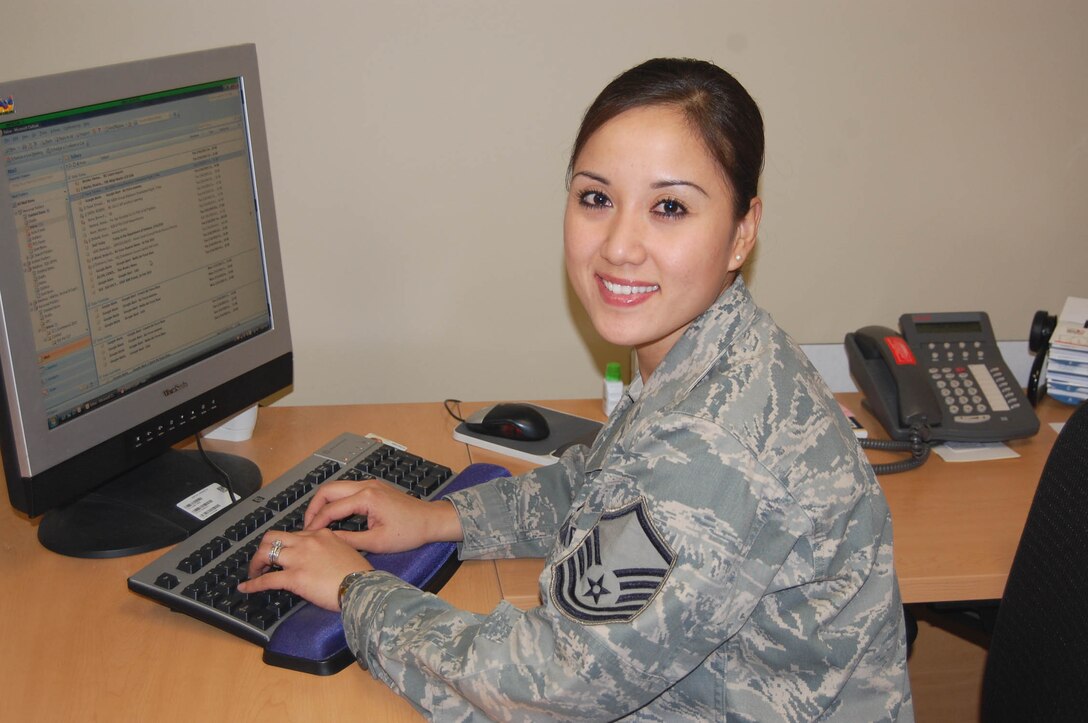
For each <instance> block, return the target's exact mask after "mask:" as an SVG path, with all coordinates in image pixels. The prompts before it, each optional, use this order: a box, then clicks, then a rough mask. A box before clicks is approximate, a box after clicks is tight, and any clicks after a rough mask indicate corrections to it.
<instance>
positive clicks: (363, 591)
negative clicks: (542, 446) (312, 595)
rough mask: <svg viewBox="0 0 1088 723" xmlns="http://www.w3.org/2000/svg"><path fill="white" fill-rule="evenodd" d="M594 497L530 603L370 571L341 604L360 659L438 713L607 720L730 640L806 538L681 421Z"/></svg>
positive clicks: (731, 451)
mask: <svg viewBox="0 0 1088 723" xmlns="http://www.w3.org/2000/svg"><path fill="white" fill-rule="evenodd" d="M593 488H594V490H601V491H603V494H604V496H603V497H602V498H601V499H603V500H604V502H605V503H606V504H605V507H604V508H602V510H600V511H595V510H591V509H590V508H591V507H592V506H593V502H592V500H593V499H596V498H595V497H594V496H593V495H590V496H589V498H587V499H583V500H582V504H583V505H584V507H585V508H584V509H580V508H579V504H578V500H577V499H576V500H575V507H574V508H573V509H572V510H571V516H570V518H569V519H570V520H571V524H570V525H568V526H566V527H564V529H562V530H560V531H559V535H560V540H559V542H558V545H557V549H555V550H553V555H552V556H551V557H550V558H549V561H548V564H547V565H546V567H545V570H544V572H543V574H542V578H541V589H542V591H544V595H545V601H544V604H543V605H542V606H541V607H538V608H535V609H533V610H529V611H520V610H518V609H516V608H514V607H513V606H510V605H508V604H506V603H503V604H500V605H499V607H497V608H496V609H495V610H494V611H492V612H491V613H490V614H488V615H476V614H472V613H467V612H464V611H460V610H457V609H455V608H453V607H451V606H449V605H448V604H446V603H445V602H443V601H442V600H440V599H438V598H436V597H434V596H432V595H427V594H424V593H421V592H420V591H419V590H417V589H415V588H412V587H410V586H408V585H406V584H404V583H401V582H399V581H398V580H396V579H395V578H392V577H391V576H388V575H381V576H378V575H368V576H366V577H365V578H364V579H363V580H361V581H359V582H358V583H356V585H354V586H353V587H352V589H351V590H350V591H349V592H348V595H347V596H346V597H345V603H344V611H343V616H344V626H345V633H346V634H347V637H348V641H349V644H350V645H351V646H352V649H353V650H354V651H355V653H356V655H357V657H358V658H359V659H360V660H361V661H363V662H365V664H366V665H367V666H368V667H369V668H370V670H371V671H372V672H373V674H374V675H375V676H377V677H379V678H381V679H382V680H384V681H385V682H386V683H387V684H389V685H390V686H391V687H392V688H394V690H397V691H398V692H400V693H401V694H402V695H404V696H405V697H406V698H408V699H409V700H410V701H412V702H413V703H414V704H415V705H417V706H418V707H420V708H421V709H422V710H424V711H426V712H428V713H429V714H430V715H432V716H434V717H435V718H438V719H443V720H445V719H472V718H473V717H475V716H480V717H481V719H482V717H483V716H487V717H491V718H495V719H501V720H526V719H534V718H540V717H548V718H557V719H564V718H566V719H577V720H607V719H614V718H616V717H618V716H621V715H623V714H626V713H628V712H630V711H633V710H636V709H638V708H640V707H642V706H644V705H646V704H647V703H648V702H649V701H651V700H652V699H654V698H655V697H657V696H658V695H660V694H661V693H662V692H663V691H664V690H666V689H667V688H669V687H670V686H671V685H673V684H674V683H675V682H676V681H678V680H680V679H681V678H683V677H684V676H686V675H687V674H688V673H690V672H691V671H692V670H694V669H696V668H697V667H698V666H699V665H700V664H701V663H702V661H704V660H705V659H706V657H707V656H708V655H709V654H710V653H711V652H712V651H714V650H715V649H716V648H718V647H720V646H721V645H722V643H723V642H724V641H725V640H726V639H727V638H728V637H729V636H731V635H732V634H734V633H735V632H736V630H737V629H738V628H739V627H740V626H741V625H742V624H743V623H744V621H745V619H746V618H747V616H748V615H749V614H750V612H751V610H752V608H753V606H755V605H756V604H757V602H758V601H759V599H760V597H761V596H762V595H763V594H764V592H765V591H766V590H767V588H768V586H769V585H770V583H771V580H772V579H773V578H774V577H775V575H776V574H777V572H778V570H779V569H780V568H781V566H782V562H783V560H784V559H785V558H786V556H787V555H789V554H790V551H791V549H792V548H793V547H794V545H795V543H796V541H797V539H798V537H799V535H800V534H801V533H802V532H804V531H805V530H806V529H807V528H806V524H807V523H806V520H805V519H804V518H803V516H800V515H798V514H797V513H796V511H795V510H796V508H795V507H793V506H792V505H791V503H790V501H789V499H788V497H787V496H786V495H784V494H783V493H782V491H781V488H780V487H779V486H778V485H777V484H776V482H775V481H774V480H773V479H772V478H771V477H770V476H769V474H768V473H767V472H766V471H765V470H763V469H762V468H760V467H759V465H758V464H757V463H756V462H755V461H754V459H753V456H752V455H751V454H750V453H749V452H747V451H746V450H744V449H742V448H741V447H740V445H739V444H738V443H736V441H735V440H733V439H732V438H731V437H728V436H727V435H724V434H723V433H722V432H721V430H720V429H719V428H717V427H716V426H714V425H711V424H707V423H699V422H694V423H693V421H692V420H690V419H687V420H682V422H680V423H677V424H676V425H675V426H670V425H668V424H666V425H664V426H662V427H660V428H659V429H657V430H656V432H655V434H654V435H647V436H646V437H645V438H644V439H643V441H642V442H641V443H638V444H636V445H635V446H634V448H632V449H630V450H626V451H625V452H624V453H623V454H622V455H620V457H619V458H618V459H616V460H615V461H614V464H611V465H610V466H608V467H606V469H605V470H603V471H602V472H601V473H600V474H599V475H598V476H597V478H596V479H595V480H594V482H593ZM587 502H588V504H587ZM511 516H512V517H513V518H515V522H516V521H517V520H516V517H517V516H516V515H511ZM526 527H532V525H525V524H520V525H519V529H522V530H524V529H525V528H526Z"/></svg>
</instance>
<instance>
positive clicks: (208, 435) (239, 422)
mask: <svg viewBox="0 0 1088 723" xmlns="http://www.w3.org/2000/svg"><path fill="white" fill-rule="evenodd" d="M256 426H257V405H256V404H254V405H253V406H252V407H250V408H248V409H244V410H242V411H241V412H238V414H235V415H234V416H233V417H231V418H230V419H228V420H227V421H225V422H223V423H222V424H220V425H219V426H218V427H216V428H215V429H212V430H210V431H208V432H205V433H204V434H202V435H201V436H202V437H204V439H221V440H223V441H225V442H244V441H246V440H247V439H249V438H250V437H252V436H253V428H254V427H256Z"/></svg>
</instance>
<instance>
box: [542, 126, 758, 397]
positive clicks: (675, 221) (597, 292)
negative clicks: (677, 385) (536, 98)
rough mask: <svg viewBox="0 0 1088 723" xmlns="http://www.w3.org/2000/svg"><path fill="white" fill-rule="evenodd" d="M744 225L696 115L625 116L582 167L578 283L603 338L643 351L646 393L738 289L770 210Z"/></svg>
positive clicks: (568, 242) (574, 200)
mask: <svg viewBox="0 0 1088 723" xmlns="http://www.w3.org/2000/svg"><path fill="white" fill-rule="evenodd" d="M747 203H748V208H747V211H746V212H745V214H744V215H743V216H741V217H740V218H739V219H736V220H735V219H734V218H733V205H734V203H733V189H732V188H731V187H730V184H729V181H728V178H727V177H726V175H725V174H724V173H722V170H721V168H720V167H719V166H718V165H717V163H716V161H715V158H714V157H713V156H712V155H711V154H710V153H708V151H707V148H706V145H705V144H704V142H703V140H702V139H701V138H700V137H699V136H698V135H697V134H696V133H695V132H694V130H693V128H692V125H691V123H690V122H689V121H688V119H687V117H686V116H685V114H684V112H683V111H682V110H680V109H679V108H676V107H674V106H671V105H652V106H646V107H641V108H635V109H632V110H628V111H625V112H624V113H622V114H620V115H619V116H617V117H615V118H613V119H611V120H609V121H608V122H606V123H604V124H603V125H601V126H600V127H599V128H598V130H597V132H596V133H594V134H593V135H592V136H590V137H589V139H588V140H587V141H586V143H585V144H584V145H583V146H582V148H581V149H580V151H579V152H578V155H577V157H576V159H575V163H574V165H573V172H572V177H571V184H570V194H569V198H568V201H567V212H566V220H565V224H564V234H563V235H564V239H565V250H566V263H567V275H568V277H569V278H570V280H571V285H572V286H573V287H574V290H575V292H576V293H577V294H578V298H579V300H581V302H582V305H583V306H584V307H585V309H586V312H587V313H588V314H589V316H590V319H592V321H593V325H594V327H595V328H596V329H597V331H598V333H600V334H601V336H603V337H604V338H605V339H606V340H607V341H609V342H612V343H613V344H620V345H624V346H631V347H634V348H635V350H636V353H637V355H638V363H639V372H640V373H641V375H642V379H643V381H645V380H646V379H648V378H649V376H650V375H651V374H652V373H653V371H654V369H656V368H657V365H658V364H659V363H660V362H661V360H662V359H663V358H664V357H665V354H666V353H667V352H668V351H669V349H671V348H672V345H673V344H675V343H676V340H677V339H678V338H679V337H680V335H681V334H682V333H683V332H684V330H685V329H687V327H688V325H689V324H691V322H692V321H693V320H694V319H695V318H696V317H697V316H699V315H700V314H702V313H703V312H704V311H706V309H707V308H708V307H709V306H710V305H711V303H713V302H714V300H715V299H717V298H718V296H719V295H720V294H721V293H722V292H723V291H724V290H725V289H726V288H727V287H728V286H729V285H730V284H731V283H732V282H733V279H734V277H735V276H736V273H737V270H738V269H739V268H740V267H741V265H742V264H743V262H744V259H745V258H747V256H748V253H749V252H750V251H751V250H752V247H753V245H754V244H755V239H756V231H757V230H758V228H759V219H760V215H761V213H762V204H761V203H760V201H759V199H758V198H752V199H749V200H748V202H747Z"/></svg>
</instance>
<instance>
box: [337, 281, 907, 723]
mask: <svg viewBox="0 0 1088 723" xmlns="http://www.w3.org/2000/svg"><path fill="white" fill-rule="evenodd" d="M453 501H454V504H455V506H456V507H457V510H458V513H459V515H460V518H461V523H462V526H463V529H464V535H465V540H464V543H463V545H462V549H461V554H462V557H466V558H468V557H473V558H481V557H490V558H495V557H545V558H546V559H547V564H546V565H545V568H544V572H543V573H542V574H541V577H540V594H541V599H542V600H543V601H544V604H543V605H542V606H541V607H538V608H535V609H533V610H529V611H521V610H518V609H516V608H514V607H513V606H511V605H509V604H506V603H502V604H500V605H499V606H498V607H497V608H496V609H495V610H494V611H493V612H491V613H490V614H489V615H477V614H472V613H467V612H464V611H461V610H457V609H455V608H452V607H451V606H449V605H447V604H446V603H444V602H443V601H441V600H439V599H438V598H436V597H434V596H431V595H427V594H424V593H421V592H420V591H418V590H416V589H415V588H412V587H410V586H408V585H405V584H404V583H401V582H400V581H398V580H397V579H396V578H394V577H392V576H391V575H388V574H385V573H376V574H372V575H367V576H365V577H364V578H362V579H361V580H360V581H358V582H357V583H356V584H355V585H353V586H352V587H351V588H350V589H349V591H348V594H347V595H346V596H345V600H344V611H343V618H344V627H345V632H346V634H347V637H348V641H349V644H350V645H351V647H352V649H353V650H354V651H355V653H356V655H357V656H358V658H359V659H360V661H362V662H364V663H365V664H366V665H368V666H369V668H370V670H371V671H372V672H373V674H374V675H375V676H377V677H378V678H380V679H382V680H384V681H385V682H386V683H387V684H388V685H389V686H391V687H392V688H393V689H394V690H396V691H398V692H399V693H401V694H402V695H404V696H405V697H406V698H407V699H408V700H410V701H411V702H412V703H413V704H414V705H416V706H417V707H418V708H419V709H421V710H422V711H424V712H425V713H427V714H428V715H431V716H433V717H434V718H436V719H438V720H442V721H447V720H475V719H484V718H485V717H491V718H496V719H503V720H538V719H539V720H544V719H555V718H560V719H563V718H565V719H574V720H579V721H585V720H611V719H616V718H623V717H625V716H630V717H631V719H633V720H649V721H670V722H671V721H680V720H693V721H705V720H730V721H733V720H738V721H776V720H790V721H812V720H816V719H820V720H843V721H851V722H856V721H878V720H913V709H912V705H911V696H910V683H909V680H908V678H907V668H906V645H905V640H904V626H903V613H902V605H901V603H900V598H899V591H898V586H897V583H896V579H895V573H894V569H893V565H892V532H891V518H890V516H889V512H888V507H887V504H886V503H885V500H884V497H883V495H882V493H881V491H880V488H879V487H878V485H877V483H876V480H875V478H874V477H873V474H872V472H871V470H870V468H869V466H868V464H867V463H866V462H865V461H864V458H863V457H862V455H861V452H860V450H859V448H858V445H857V443H856V441H855V439H854V436H853V434H852V432H851V431H850V429H849V427H848V426H847V425H846V422H845V420H844V419H843V417H842V414H841V412H840V410H839V408H838V405H837V404H836V402H835V401H834V399H833V398H832V396H831V395H830V393H829V392H828V391H827V389H826V387H825V385H824V384H823V382H822V381H821V380H820V378H819V376H818V375H817V374H816V372H815V371H814V370H813V369H812V368H811V366H810V365H809V363H808V362H807V360H806V359H805V357H804V355H803V353H802V352H801V351H800V350H799V349H798V348H797V347H796V346H795V345H794V344H793V342H792V341H791V340H790V339H789V338H788V337H787V336H786V335H785V334H784V333H783V332H782V331H781V330H780V329H778V327H776V326H775V325H774V323H773V322H772V321H771V319H770V318H769V316H768V315H767V314H766V313H765V312H764V311H762V310H761V309H759V308H758V307H756V306H755V304H754V303H753V302H752V300H751V298H750V296H749V294H748V291H747V289H746V288H745V285H744V283H743V281H742V280H741V279H740V278H738V279H737V281H736V282H735V283H734V284H733V285H732V286H731V287H730V288H729V289H728V290H726V292H725V293H723V295H722V297H721V298H720V299H719V300H718V301H717V302H716V303H715V305H714V306H712V307H711V308H710V309H709V310H707V311H706V312H705V313H704V314H703V315H702V316H700V317H699V318H698V319H697V320H696V321H695V322H694V323H693V324H692V325H691V327H690V328H689V329H688V330H687V331H686V332H685V334H684V335H683V337H682V338H681V339H680V340H679V341H678V342H677V344H676V345H675V347H674V348H673V349H672V350H671V351H670V352H669V353H668V355H667V356H666V358H665V360H664V361H663V362H662V364H661V365H660V367H659V368H658V369H657V370H656V371H655V372H654V374H653V375H652V376H651V378H650V380H649V382H648V383H647V384H646V385H645V386H644V387H643V385H642V383H641V381H640V380H637V379H636V381H635V382H634V383H633V384H632V385H631V389H630V391H629V393H628V394H627V395H626V397H625V399H624V400H623V401H622V402H621V404H620V406H619V407H618V408H617V410H616V411H615V412H614V413H613V415H612V417H611V418H610V420H609V423H608V424H607V426H606V427H605V429H604V430H603V432H602V433H601V435H600V436H599V437H598V438H597V440H596V442H595V443H594V445H593V447H592V449H590V450H588V451H587V450H586V449H585V448H584V447H578V448H575V449H573V450H571V451H569V452H568V453H567V454H566V455H565V456H564V457H563V459H562V460H561V461H560V462H559V463H557V464H554V465H551V466H549V467H544V468H540V469H538V470H536V471H534V472H532V473H530V474H527V475H524V476H522V477H519V478H513V479H501V480H496V481H494V482H492V483H488V484H485V485H482V486H480V487H477V488H473V489H469V490H466V491H464V492H461V493H458V494H456V495H454V497H453Z"/></svg>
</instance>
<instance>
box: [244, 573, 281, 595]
mask: <svg viewBox="0 0 1088 723" xmlns="http://www.w3.org/2000/svg"><path fill="white" fill-rule="evenodd" d="M284 577H285V573H283V572H266V573H265V574H263V575H258V576H257V577H253V578H250V579H249V580H243V581H242V582H240V583H238V591H239V592H244V593H255V592H264V591H265V590H283V589H284V587H285V585H286V580H285V579H284Z"/></svg>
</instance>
